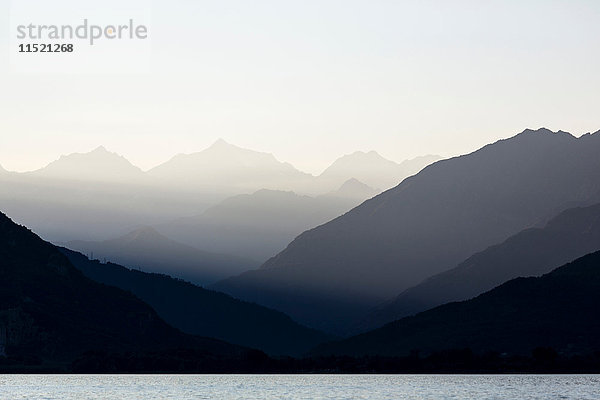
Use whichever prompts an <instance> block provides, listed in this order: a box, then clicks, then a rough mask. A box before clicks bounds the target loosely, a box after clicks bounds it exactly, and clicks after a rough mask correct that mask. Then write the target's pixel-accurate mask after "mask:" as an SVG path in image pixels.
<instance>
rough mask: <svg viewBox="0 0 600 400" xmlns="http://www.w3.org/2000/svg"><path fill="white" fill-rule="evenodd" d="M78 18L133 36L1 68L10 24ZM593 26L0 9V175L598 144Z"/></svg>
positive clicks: (573, 21) (512, 16) (509, 16)
mask: <svg viewBox="0 0 600 400" xmlns="http://www.w3.org/2000/svg"><path fill="white" fill-rule="evenodd" d="M84 18H87V19H89V20H90V21H97V22H99V23H109V22H111V23H112V21H117V22H119V23H120V22H122V21H127V20H128V19H129V18H134V19H135V20H136V21H139V22H142V23H144V24H145V25H147V27H148V39H147V40H145V41H137V42H127V43H125V42H123V43H120V44H111V43H100V44H98V45H97V46H92V47H90V46H89V45H88V44H87V43H80V42H76V43H75V51H74V52H73V53H72V54H63V55H57V56H55V55H49V57H48V58H44V57H40V56H43V55H42V54H28V55H27V56H29V58H26V59H25V58H23V55H20V54H18V53H17V46H18V43H19V42H17V41H16V30H15V24H17V23H19V24H20V23H24V21H29V22H31V23H37V24H53V23H56V24H58V23H71V24H78V23H80V22H81V21H82V20H83V19H84ZM598 20H600V1H597V0H579V1H577V0H570V1H553V0H520V1H516V0H515V1H510V0H505V1H481V0H479V1H459V0H456V1H453V0H444V1H441V0H440V1H427V0H420V1H399V0H398V1H391V0H389V1H385V0H370V1H366V0H365V1H355V0H345V1H342V0H339V1H334V0H318V1H313V0H303V1H283V0H279V1H263V0H256V1H252V2H249V1H241V0H221V1H199V0H193V1H192V0H170V1H158V0H155V1H141V0H120V1H116V0H106V1H103V2H95V1H94V2H92V1H87V0H57V1H53V2H48V1H47V0H44V1H42V0H14V1H9V0H0V27H2V29H1V30H0V54H1V56H0V165H2V166H3V167H4V168H6V169H9V170H16V171H26V170H33V169H36V168H40V167H43V166H44V165H46V164H47V163H49V162H50V161H52V160H54V159H56V158H58V157H59V156H60V155H61V154H68V153H72V152H86V151H90V150H92V149H93V148H95V147H98V146H99V145H104V146H105V147H106V148H108V149H109V150H111V151H115V152H117V153H119V154H122V155H123V156H125V157H126V158H128V159H129V160H130V161H131V162H133V163H134V164H136V165H138V166H140V167H141V168H142V169H148V168H151V167H153V166H155V165H157V164H160V163H161V162H164V161H166V160H168V159H170V158H171V157H172V156H173V155H175V154H177V153H191V152H195V151H200V150H202V149H204V148H206V147H208V146H209V145H210V144H211V143H213V142H214V141H216V140H217V139H218V138H223V139H225V140H226V141H228V142H230V143H233V144H236V145H238V146H241V147H245V148H250V149H254V150H259V151H265V152H268V153H273V154H274V155H275V156H276V157H277V158H278V159H279V160H281V161H288V162H290V163H292V164H293V165H294V166H296V167H297V168H299V169H301V170H304V171H307V172H311V173H319V172H321V171H322V170H323V169H324V168H325V167H327V166H328V165H329V164H330V163H331V162H333V161H334V160H335V159H336V158H338V157H339V156H341V155H343V154H348V153H352V152H354V151H357V150H362V151H370V150H375V151H377V152H379V153H380V154H381V155H383V156H384V157H386V158H389V159H391V160H395V161H402V160H404V159H407V158H412V157H415V156H419V155H424V154H439V155H442V156H444V157H449V156H453V155H459V154H463V153H467V152H470V151H473V150H475V149H477V148H479V147H481V146H482V145H485V144H487V143H490V142H494V141H496V140H498V139H501V138H506V137H509V136H512V135H514V134H516V133H518V132H521V131H522V130H524V129H525V128H539V127H547V128H550V129H552V130H559V129H562V130H565V131H569V132H571V133H573V134H574V135H576V136H579V135H582V134H584V133H587V132H595V131H597V130H600V109H599V108H600V73H599V72H598V71H600V51H599V49H600V24H598ZM34 42H35V41H34ZM67 42H69V41H67ZM52 57H54V58H52ZM60 57H62V58H60ZM53 59H60V62H59V64H55V65H51V64H52V62H51V61H52V60H53ZM15 60H16V61H15ZM19 60H21V61H23V62H25V63H29V65H30V66H33V67H34V70H33V71H30V70H27V69H26V68H23V66H22V65H21V64H19V62H20V61H19ZM57 65H58V69H57V67H56V66H57ZM51 67H54V68H51Z"/></svg>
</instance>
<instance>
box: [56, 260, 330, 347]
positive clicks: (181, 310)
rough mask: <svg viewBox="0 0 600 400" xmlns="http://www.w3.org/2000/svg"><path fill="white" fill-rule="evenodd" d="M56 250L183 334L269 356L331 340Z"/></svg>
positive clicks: (172, 282) (195, 290)
mask: <svg viewBox="0 0 600 400" xmlns="http://www.w3.org/2000/svg"><path fill="white" fill-rule="evenodd" d="M61 251H62V252H63V253H64V254H65V255H66V256H67V257H68V258H69V260H70V261H71V262H72V263H73V265H75V267H76V268H78V269H80V270H81V271H82V272H83V273H84V274H85V275H86V276H87V277H89V278H91V279H93V280H95V281H97V282H100V283H104V284H107V285H110V286H116V287H119V288H121V289H123V290H127V291H129V292H131V293H133V294H135V295H136V296H137V297H139V298H140V299H142V300H143V301H145V302H146V303H148V304H149V305H150V306H152V308H154V310H156V312H157V313H158V315H159V316H160V317H161V318H163V319H164V320H165V321H166V322H168V323H169V324H171V325H172V326H174V327H176V328H178V329H181V330H182V331H183V332H186V333H190V334H195V335H200V336H207V337H214V338H217V339H221V340H225V341H227V342H230V343H235V344H239V345H243V346H248V347H252V348H257V349H261V350H263V351H265V352H267V353H270V354H274V355H284V354H285V355H301V354H303V353H305V352H306V351H308V350H309V349H311V348H313V347H314V346H316V345H317V344H319V343H322V342H324V341H325V340H329V339H330V336H327V335H325V334H324V333H321V332H318V331H315V330H313V329H309V328H305V327H303V326H301V325H299V324H297V323H295V322H294V321H292V319H290V318H289V317H288V316H287V315H285V314H283V313H281V312H278V311H274V310H270V309H268V308H265V307H262V306H259V305H256V304H253V303H247V302H244V301H240V300H236V299H234V298H232V297H230V296H228V295H226V294H223V293H218V292H213V291H211V290H206V289H203V288H201V287H198V286H195V285H192V284H191V283H187V282H183V281H181V280H178V279H173V278H171V277H169V276H166V275H159V274H149V273H145V272H141V271H135V270H130V269H127V268H125V267H122V266H120V265H116V264H112V263H109V264H101V263H99V262H98V261H90V260H88V258H87V257H85V256H84V255H82V254H80V253H77V252H73V251H70V250H67V249H61Z"/></svg>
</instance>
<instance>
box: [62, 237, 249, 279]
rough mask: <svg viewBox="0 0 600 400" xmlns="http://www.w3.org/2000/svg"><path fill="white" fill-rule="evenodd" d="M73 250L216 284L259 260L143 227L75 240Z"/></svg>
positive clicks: (70, 246) (68, 244)
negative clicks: (201, 247) (102, 238)
mask: <svg viewBox="0 0 600 400" xmlns="http://www.w3.org/2000/svg"><path fill="white" fill-rule="evenodd" d="M65 246H66V247H68V248H69V249H72V250H76V251H80V252H82V253H85V254H88V255H91V254H93V256H94V258H97V259H99V260H104V259H106V260H109V261H112V262H115V263H119V264H122V265H126V266H129V267H134V268H139V269H141V270H143V271H146V272H158V273H163V274H168V275H171V276H176V277H178V278H181V279H185V280H189V281H191V282H194V283H196V284H199V285H207V284H210V283H214V282H216V281H217V280H219V279H224V278H227V277H230V276H232V275H236V274H240V273H242V272H244V271H247V270H249V269H251V268H253V267H256V265H257V263H256V262H255V261H251V260H246V259H242V258H240V257H234V256H226V255H223V254H217V253H208V252H205V251H201V250H198V249H196V248H194V247H192V246H188V245H185V244H181V243H178V242H176V241H173V240H171V239H169V238H167V237H165V236H163V235H161V234H160V233H158V232H157V231H156V230H155V229H154V228H152V227H143V228H139V229H136V230H135V231H133V232H130V233H128V234H127V235H125V236H122V237H119V238H116V239H111V240H105V241H102V242H86V241H71V242H68V243H66V244H65Z"/></svg>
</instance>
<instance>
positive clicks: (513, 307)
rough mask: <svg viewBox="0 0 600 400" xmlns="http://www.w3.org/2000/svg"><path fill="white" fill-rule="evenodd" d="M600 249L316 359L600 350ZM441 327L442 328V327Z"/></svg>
mask: <svg viewBox="0 0 600 400" xmlns="http://www.w3.org/2000/svg"><path fill="white" fill-rule="evenodd" d="M598 301H600V251H598V252H595V253H591V254H588V255H586V256H583V257H581V258H578V259H577V260H574V261H572V262H570V263H568V264H565V265H563V266H561V267H559V268H556V269H555V270H553V271H552V272H549V273H547V274H545V275H543V276H541V277H531V278H516V279H512V280H510V281H508V282H506V283H504V284H502V285H500V286H498V287H496V288H494V289H492V290H490V291H488V292H486V293H484V294H481V295H479V296H477V297H475V298H473V299H471V300H466V301H462V302H455V303H449V304H445V305H441V306H439V307H436V308H433V309H431V310H428V311H424V312H422V313H419V314H417V315H415V316H412V317H406V318H403V319H401V320H398V321H395V322H392V323H389V324H387V325H385V326H383V327H381V328H379V329H375V330H373V331H370V332H367V333H364V334H361V335H357V336H353V337H351V338H349V339H345V340H342V341H339V342H332V343H328V344H324V345H320V346H318V347H317V348H316V349H315V350H314V351H313V352H312V354H313V355H323V356H329V355H337V356H340V355H346V356H350V355H351V356H366V355H379V356H407V355H409V354H410V353H411V352H418V353H420V354H431V353H432V352H438V351H444V350H446V351H447V350H456V349H467V348H468V349H470V350H472V351H474V352H476V353H478V354H482V353H487V354H490V352H493V353H495V354H505V355H508V356H510V355H524V354H529V353H530V352H531V351H532V350H534V349H536V348H538V349H539V348H550V349H552V351H555V352H558V354H566V355H579V356H581V355H586V354H593V353H594V352H597V351H598V350H600V343H598V340H597V338H598V336H599V335H600V323H599V322H598V321H599V318H598V317H599V316H600V314H599V310H598V308H597V304H598ZM441 327H443V329H441Z"/></svg>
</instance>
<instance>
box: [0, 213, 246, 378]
mask: <svg viewBox="0 0 600 400" xmlns="http://www.w3.org/2000/svg"><path fill="white" fill-rule="evenodd" d="M0 260H1V261H0V276H1V277H2V279H0V327H2V328H3V329H0V331H1V332H2V337H1V338H0V343H1V344H3V345H5V348H4V349H3V350H5V353H6V356H7V357H8V358H6V359H4V361H3V362H2V367H5V366H7V365H12V364H15V363H17V364H18V363H20V362H21V363H29V365H35V364H39V363H41V364H42V367H43V366H46V367H58V366H60V365H62V366H64V367H65V368H67V367H68V365H69V364H70V362H71V361H73V360H74V359H75V358H77V357H78V356H80V355H81V354H83V353H84V352H87V351H92V350H93V351H106V352H145V351H159V350H167V349H182V348H194V349H199V350H202V351H203V352H204V354H206V355H212V357H213V359H214V358H217V359H218V357H221V356H225V355H227V356H232V355H235V354H240V353H243V351H242V350H243V349H242V348H241V347H237V346H233V345H229V344H226V343H224V342H220V341H218V340H213V339H202V338H198V337H193V336H189V335H185V334H183V333H181V332H180V331H178V330H176V329H174V328H172V327H170V326H169V325H167V324H166V323H165V322H164V321H163V320H162V319H160V318H159V317H158V315H157V314H156V313H155V312H154V310H152V308H150V307H149V306H148V305H147V304H145V303H143V302H142V301H141V300H139V299H138V298H136V297H134V296H133V295H132V294H130V293H128V292H126V291H123V290H120V289H117V288H112V287H108V286H105V285H101V284H98V283H96V282H93V281H92V280H90V279H88V278H86V277H85V276H84V275H83V274H82V273H81V272H80V271H78V270H77V269H76V268H75V267H73V265H72V264H71V263H70V262H69V260H68V259H67V258H66V257H65V256H64V255H63V254H61V253H60V252H59V251H58V250H57V248H56V247H54V246H53V245H51V244H50V243H47V242H44V241H43V240H41V239H40V238H39V237H37V236H36V235H35V234H33V233H32V232H30V231H29V230H27V229H26V228H24V227H22V226H18V225H16V224H14V223H13V222H12V221H11V220H10V219H9V218H8V217H6V216H5V215H4V214H2V213H0ZM20 360H21V361H20Z"/></svg>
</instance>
